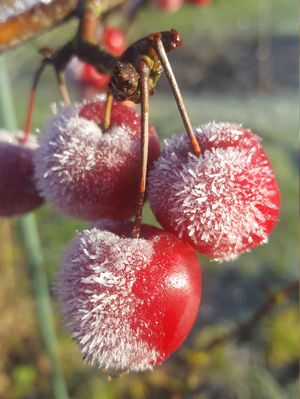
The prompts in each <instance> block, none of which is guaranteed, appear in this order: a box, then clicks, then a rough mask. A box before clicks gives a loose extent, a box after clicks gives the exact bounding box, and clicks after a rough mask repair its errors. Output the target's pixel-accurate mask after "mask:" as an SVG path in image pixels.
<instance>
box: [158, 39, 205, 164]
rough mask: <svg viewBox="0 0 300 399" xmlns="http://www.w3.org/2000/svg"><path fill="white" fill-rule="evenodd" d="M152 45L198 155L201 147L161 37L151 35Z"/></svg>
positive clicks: (194, 150)
mask: <svg viewBox="0 0 300 399" xmlns="http://www.w3.org/2000/svg"><path fill="white" fill-rule="evenodd" d="M153 47H154V49H155V51H156V52H157V55H158V57H159V59H160V62H161V64H162V66H163V68H164V70H165V72H166V75H167V78H168V81H169V84H170V86H171V89H172V92H173V95H174V97H175V101H176V104H177V108H178V111H179V113H180V115H181V119H182V121H183V124H184V127H185V130H186V132H187V134H188V136H189V139H190V142H191V145H192V148H193V152H194V154H195V155H197V156H198V155H200V153H201V148H200V145H199V143H198V141H197V138H196V136H195V133H194V130H193V128H192V125H191V121H190V118H189V116H188V113H187V110H186V108H185V105H184V102H183V98H182V95H181V92H180V90H179V87H178V84H177V81H176V78H175V75H174V72H173V70H172V67H171V64H170V62H169V59H168V56H167V53H166V50H165V48H164V45H163V42H162V40H161V37H160V36H159V35H154V37H153Z"/></svg>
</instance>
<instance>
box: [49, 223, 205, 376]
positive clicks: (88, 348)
mask: <svg viewBox="0 0 300 399" xmlns="http://www.w3.org/2000/svg"><path fill="white" fill-rule="evenodd" d="M132 229H133V223H132V222H125V221H111V220H103V221H100V222H98V223H97V224H96V225H95V226H94V227H92V228H90V229H88V230H84V231H82V232H81V233H79V234H78V235H77V236H76V237H75V238H74V239H73V241H72V243H71V245H70V246H69V248H68V249H67V251H66V253H65V256H64V259H63V262H62V264H61V267H60V270H59V272H58V275H57V291H58V295H59V298H60V300H61V303H62V309H63V312H64V313H65V316H66V320H67V324H68V327H69V329H70V331H71V333H72V337H73V339H74V340H75V341H76V342H77V343H78V344H79V346H80V348H81V351H82V354H83V357H84V359H85V360H86V361H87V362H88V363H90V364H92V365H95V366H98V367H99V368H105V369H109V370H117V371H123V370H126V371H142V370H147V369H151V368H152V367H153V366H155V365H157V364H160V363H162V362H163V361H164V360H165V359H166V358H167V357H168V356H169V355H170V354H171V353H172V352H173V351H174V350H175V349H176V348H177V347H178V346H179V345H180V344H181V343H182V341H183V340H184V339H185V338H186V337H187V335H188V334H189V332H190V330H191V328H192V326H193V324H194V322H195V319H196V316H197V313H198V308H199V304H200V298H201V273H200V266H199V264H198V261H197V257H196V253H195V252H194V250H193V249H192V247H191V246H190V245H189V244H187V243H185V242H183V241H182V240H180V239H178V238H177V237H176V236H174V235H173V234H171V233H167V232H165V231H162V230H160V229H158V228H155V227H152V226H147V225H142V228H141V236H140V238H131V232H132Z"/></svg>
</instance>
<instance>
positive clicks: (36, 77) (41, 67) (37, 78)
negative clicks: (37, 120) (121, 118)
mask: <svg viewBox="0 0 300 399" xmlns="http://www.w3.org/2000/svg"><path fill="white" fill-rule="evenodd" d="M46 65H47V63H46V62H44V61H43V62H42V63H41V64H40V65H39V67H38V69H37V71H36V73H35V74H34V77H33V83H32V87H31V91H30V97H29V103H28V108H27V115H26V121H25V127H24V137H23V138H21V139H19V142H20V143H26V142H27V141H28V139H29V134H30V131H31V123H32V115H33V111H34V107H35V97H36V90H37V87H38V85H39V82H40V79H41V76H42V73H43V71H44V69H45V67H46Z"/></svg>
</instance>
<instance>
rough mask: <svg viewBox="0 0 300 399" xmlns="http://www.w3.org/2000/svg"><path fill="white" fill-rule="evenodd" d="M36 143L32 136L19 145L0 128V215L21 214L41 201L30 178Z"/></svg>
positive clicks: (15, 139) (31, 176) (12, 135)
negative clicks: (26, 141)
mask: <svg viewBox="0 0 300 399" xmlns="http://www.w3.org/2000/svg"><path fill="white" fill-rule="evenodd" d="M36 146H37V144H36V141H35V139H33V138H32V137H31V138H30V139H29V142H28V143H25V144H20V143H19V142H18V139H17V137H16V136H15V135H14V134H13V133H9V132H6V131H3V130H0V216H3V217H11V216H18V215H22V214H24V213H27V212H30V211H32V210H34V209H35V208H37V207H39V206H40V205H41V204H42V203H43V202H44V201H43V199H42V198H41V197H40V195H39V194H38V191H37V188H36V185H35V180H34V166H33V154H34V151H35V148H36Z"/></svg>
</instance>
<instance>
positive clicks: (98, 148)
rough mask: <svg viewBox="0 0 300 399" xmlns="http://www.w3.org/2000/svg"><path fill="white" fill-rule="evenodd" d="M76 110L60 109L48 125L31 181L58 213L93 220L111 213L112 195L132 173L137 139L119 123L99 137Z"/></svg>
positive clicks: (97, 132)
mask: <svg viewBox="0 0 300 399" xmlns="http://www.w3.org/2000/svg"><path fill="white" fill-rule="evenodd" d="M81 107H82V104H81V105H78V104H77V105H75V106H71V107H65V108H63V109H62V110H61V111H60V112H58V113H57V114H56V115H54V116H53V117H52V119H51V120H50V121H49V122H48V124H47V126H46V128H45V130H44V132H43V134H42V135H41V138H40V148H39V149H38V151H37V152H36V157H35V169H36V177H37V180H38V188H39V190H40V192H41V194H42V195H43V196H44V197H45V198H46V199H47V201H49V202H50V203H52V204H53V205H54V206H55V208H56V209H57V210H59V211H61V212H64V213H66V214H69V215H71V216H73V217H79V218H83V219H87V220H97V219H99V218H100V217H103V216H106V215H107V213H108V212H110V213H111V212H112V211H111V206H112V203H113V201H114V198H115V197H116V194H115V191H116V190H118V187H119V185H120V184H121V183H122V181H124V180H123V179H125V178H126V173H128V170H129V171H130V172H131V171H132V170H135V167H136V165H137V164H138V159H139V151H140V150H139V140H135V139H133V136H134V133H133V132H132V131H131V130H130V129H129V128H128V127H126V126H124V125H121V126H118V127H113V128H112V129H111V130H110V131H109V133H105V134H103V133H102V130H101V128H100V127H99V126H98V125H97V124H96V123H95V122H93V121H89V120H87V119H85V118H81V117H80V116H79V110H80V109H81ZM120 171H121V173H123V174H125V176H122V175H120V173H119V172H120ZM132 173H133V172H132ZM112 176H115V178H114V179H113V178H112ZM116 176H118V177H116ZM120 182H121V183H120ZM133 197H134V194H133ZM118 200H119V201H121V200H122V199H120V198H118ZM133 209H134V206H133ZM108 216H110V217H113V215H110V214H108Z"/></svg>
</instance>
